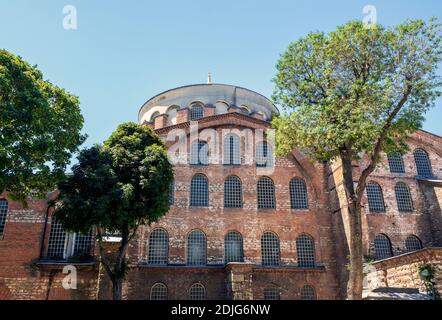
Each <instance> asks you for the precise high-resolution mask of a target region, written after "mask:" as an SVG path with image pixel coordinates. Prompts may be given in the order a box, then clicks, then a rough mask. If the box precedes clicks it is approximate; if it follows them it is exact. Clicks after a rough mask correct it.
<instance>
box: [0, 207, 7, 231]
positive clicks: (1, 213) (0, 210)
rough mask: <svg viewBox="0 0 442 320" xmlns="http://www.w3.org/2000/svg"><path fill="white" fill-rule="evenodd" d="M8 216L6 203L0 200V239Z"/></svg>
mask: <svg viewBox="0 0 442 320" xmlns="http://www.w3.org/2000/svg"><path fill="white" fill-rule="evenodd" d="M7 215H8V201H7V200H5V199H0V237H2V236H3V232H4V230H5V223H6V216H7Z"/></svg>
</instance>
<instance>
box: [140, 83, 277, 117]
mask: <svg viewBox="0 0 442 320" xmlns="http://www.w3.org/2000/svg"><path fill="white" fill-rule="evenodd" d="M195 104H199V105H202V106H205V107H212V108H215V112H214V113H215V114H223V113H227V112H228V109H229V108H230V107H235V108H238V110H241V111H242V112H244V111H245V110H246V113H247V114H255V113H259V114H261V115H262V116H263V119H264V120H267V121H268V120H270V119H271V118H272V115H273V114H279V111H278V109H277V108H276V107H275V105H274V104H273V103H272V102H271V101H270V100H269V99H268V98H266V97H265V96H263V95H261V94H259V93H257V92H255V91H252V90H249V89H246V88H242V87H238V86H233V85H226V84H212V83H210V84H195V85H188V86H183V87H178V88H175V89H170V90H167V91H164V92H162V93H160V94H158V95H156V96H154V97H152V98H150V99H149V100H148V101H146V103H144V104H143V106H142V107H141V109H140V111H139V113H138V121H139V123H144V122H152V121H153V119H154V118H155V117H156V116H158V115H160V114H165V113H166V114H167V115H168V118H169V119H168V121H169V124H170V125H173V124H175V123H176V114H177V111H178V110H181V109H184V108H190V107H192V106H193V105H195ZM241 111H240V112H241Z"/></svg>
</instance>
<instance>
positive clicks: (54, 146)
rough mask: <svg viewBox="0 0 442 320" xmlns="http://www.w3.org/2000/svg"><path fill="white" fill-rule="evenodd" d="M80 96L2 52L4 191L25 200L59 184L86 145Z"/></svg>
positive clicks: (0, 185)
mask: <svg viewBox="0 0 442 320" xmlns="http://www.w3.org/2000/svg"><path fill="white" fill-rule="evenodd" d="M82 127H83V117H82V115H81V113H80V108H79V101H78V98H77V97H75V96H73V95H71V94H69V93H68V92H66V91H65V90H64V89H61V88H59V87H56V86H54V85H52V84H51V83H50V82H49V81H47V80H44V79H43V75H42V73H41V72H40V71H39V70H38V69H37V67H36V66H31V65H30V64H29V63H27V62H26V61H24V60H22V59H21V58H20V57H17V56H15V55H13V54H11V53H9V52H7V51H6V50H0V193H1V192H3V191H8V192H9V196H10V197H11V198H13V199H16V200H21V201H22V202H24V203H26V197H27V196H28V195H29V194H30V193H31V192H35V193H37V194H39V195H40V196H42V195H43V194H44V193H45V192H47V191H51V190H53V189H54V188H55V186H56V183H57V181H59V180H60V179H61V178H62V177H63V175H64V171H65V169H66V165H67V164H68V163H69V161H70V159H71V155H72V153H73V152H75V151H77V148H78V146H79V145H80V144H81V143H83V141H84V139H85V136H83V135H81V134H80V130H81V128H82Z"/></svg>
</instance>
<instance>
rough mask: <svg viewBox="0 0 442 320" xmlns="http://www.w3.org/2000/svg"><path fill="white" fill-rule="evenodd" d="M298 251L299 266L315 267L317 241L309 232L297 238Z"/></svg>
mask: <svg viewBox="0 0 442 320" xmlns="http://www.w3.org/2000/svg"><path fill="white" fill-rule="evenodd" d="M296 253H297V255H298V267H301V268H313V267H315V241H314V240H313V238H312V237H311V236H309V235H307V234H302V235H300V236H299V237H298V238H296Z"/></svg>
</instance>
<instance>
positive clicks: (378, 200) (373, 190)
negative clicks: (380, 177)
mask: <svg viewBox="0 0 442 320" xmlns="http://www.w3.org/2000/svg"><path fill="white" fill-rule="evenodd" d="M366 192H367V199H368V209H369V210H370V212H385V204H384V195H383V193H382V188H381V186H380V185H379V184H377V183H376V182H369V183H367V187H366Z"/></svg>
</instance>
